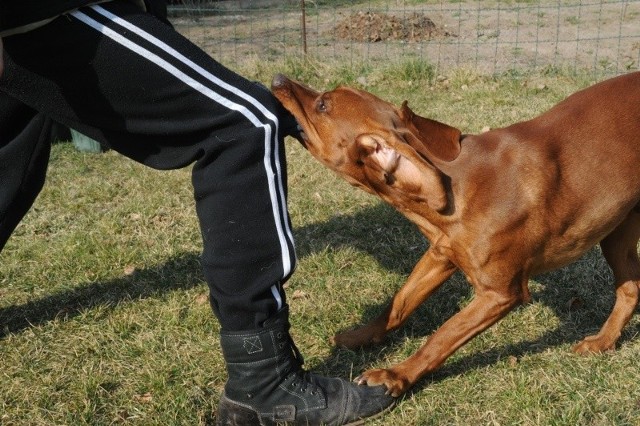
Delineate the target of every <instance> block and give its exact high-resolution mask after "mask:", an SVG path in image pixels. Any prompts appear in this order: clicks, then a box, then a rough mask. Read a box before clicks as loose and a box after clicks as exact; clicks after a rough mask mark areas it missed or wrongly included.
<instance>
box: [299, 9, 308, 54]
mask: <svg viewBox="0 0 640 426" xmlns="http://www.w3.org/2000/svg"><path fill="white" fill-rule="evenodd" d="M300 9H302V51H303V52H304V55H305V56H307V12H306V9H305V3H304V0H300Z"/></svg>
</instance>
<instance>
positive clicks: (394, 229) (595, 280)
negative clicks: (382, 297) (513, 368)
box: [297, 204, 635, 392]
mask: <svg viewBox="0 0 640 426" xmlns="http://www.w3.org/2000/svg"><path fill="white" fill-rule="evenodd" d="M297 234H298V245H299V256H300V257H303V256H305V255H308V254H312V253H313V252H315V251H318V250H323V249H325V248H326V247H327V246H330V247H332V248H340V247H353V248H355V249H357V250H359V251H363V252H367V253H368V254H369V255H371V256H372V257H373V258H375V259H376V260H377V261H378V262H379V263H380V264H381V265H382V266H383V267H384V268H385V269H387V270H390V271H395V272H398V273H401V274H404V275H408V274H409V273H410V272H411V270H412V269H413V266H414V265H415V263H416V262H417V261H418V260H419V259H420V257H421V256H422V254H423V253H424V251H426V249H427V248H428V242H427V241H426V240H425V239H424V238H423V237H422V236H421V235H420V234H419V232H418V231H417V229H416V228H415V227H414V226H413V225H412V224H411V223H409V222H408V221H407V220H406V219H405V218H404V217H402V216H401V215H400V214H399V213H397V212H395V211H394V210H393V209H392V208H390V207H388V206H386V205H384V204H380V205H376V206H373V207H370V208H367V209H363V210H361V211H359V212H357V213H356V214H354V215H350V216H336V217H335V218H333V219H332V220H330V221H329V222H326V223H319V224H313V225H309V226H306V227H304V228H302V229H299V230H297ZM381 239H384V243H383V244H381V243H380V241H381ZM532 279H533V280H534V281H536V282H537V283H538V285H537V286H534V288H535V290H533V291H532V297H533V302H534V303H542V304H543V305H544V306H547V307H549V308H550V309H551V310H552V311H553V312H554V314H555V315H556V317H557V318H558V319H559V325H558V327H556V328H555V329H553V330H550V331H548V332H546V333H544V334H543V335H541V336H540V337H538V338H536V339H533V340H523V341H521V342H518V343H514V344H508V345H504V346H501V347H496V348H494V349H490V350H487V351H482V352H478V353H474V354H471V355H468V356H464V357H462V358H460V357H456V358H455V359H453V360H450V361H449V362H445V364H444V365H443V366H442V367H441V368H440V369H439V370H437V371H436V372H434V373H432V374H430V375H428V376H427V377H425V378H424V379H423V380H421V381H420V383H419V384H418V385H416V386H415V387H414V388H413V390H412V391H413V392H416V391H419V390H420V389H422V388H424V387H426V386H428V384H429V383H430V382H432V381H438V380H441V379H443V378H445V377H449V376H455V375H459V374H464V373H465V372H468V371H469V370H474V369H481V368H483V367H486V366H490V365H493V364H495V363H497V362H499V361H500V360H501V359H505V358H509V357H515V358H520V357H523V356H526V355H531V354H536V353H541V352H543V351H545V350H547V349H548V348H549V347H554V346H560V345H565V344H573V343H577V342H579V341H580V340H582V339H583V338H584V337H586V336H587V335H591V334H595V333H597V332H598V330H599V329H600V327H601V326H602V325H603V324H604V322H605V321H606V319H607V317H608V316H609V314H610V313H611V310H612V309H613V304H614V301H615V295H614V291H613V285H612V283H613V276H612V274H611V272H610V270H609V267H608V265H607V264H606V262H605V260H604V258H603V257H602V255H601V253H600V250H599V249H598V248H593V249H591V250H590V251H589V252H587V253H586V254H585V255H584V256H583V257H582V258H581V259H579V260H578V261H576V262H574V263H572V264H570V265H568V266H566V267H564V268H561V269H558V270H556V271H553V272H550V273H547V274H544V275H541V276H537V277H532ZM538 288H539V289H538ZM471 296H472V289H471V286H470V285H469V284H468V283H467V282H466V280H465V278H464V277H463V274H461V273H456V274H455V275H454V276H453V277H452V278H451V279H450V280H449V281H448V282H446V283H444V284H443V285H442V287H441V288H440V289H438V290H437V291H436V292H435V293H434V294H433V295H432V296H431V297H430V298H429V299H428V300H427V301H426V302H425V303H424V304H423V305H422V306H420V307H419V308H418V309H417V310H416V312H414V314H413V315H412V316H411V317H410V318H409V320H408V321H407V323H406V324H405V325H404V326H403V327H402V328H401V329H399V330H397V331H395V332H394V333H391V334H390V335H389V336H388V337H387V339H386V340H385V342H384V343H383V344H382V345H379V346H376V347H373V348H364V349H361V350H359V351H355V352H352V351H348V350H344V349H334V351H333V354H332V356H331V357H330V358H328V359H326V360H324V362H323V363H321V364H320V365H317V366H316V368H317V369H318V370H319V371H322V372H324V373H325V374H337V375H344V371H345V370H346V371H349V370H350V369H352V368H353V369H354V372H355V373H356V374H358V373H359V371H362V370H364V369H367V368H372V367H373V366H375V367H384V365H382V366H381V365H380V359H383V358H384V357H385V356H386V355H387V354H391V353H393V352H395V351H397V350H398V348H399V347H400V346H401V345H403V344H404V341H405V337H406V336H407V335H408V336H410V337H411V338H421V337H422V338H424V337H426V336H428V335H430V334H431V333H432V332H433V331H435V330H436V329H437V328H438V327H440V326H441V325H442V324H443V323H444V322H445V321H446V320H447V319H449V318H450V317H451V316H453V315H454V314H456V313H457V312H458V311H459V310H460V305H461V303H464V302H465V301H467V300H468V299H469V298H470V297H471ZM388 303H389V300H387V301H385V302H383V303H380V302H379V301H375V302H373V303H371V304H369V305H368V306H366V307H365V309H364V312H363V314H362V318H361V321H360V322H359V323H358V324H354V326H358V325H362V324H365V323H366V322H368V321H370V320H372V319H373V318H375V317H377V316H378V315H379V314H380V313H381V312H382V311H383V310H384V308H385V307H386V305H387V304H388ZM516 309H526V307H519V308H516ZM634 335H635V331H634V330H628V329H625V330H623V335H622V337H621V338H620V340H619V344H622V343H624V342H625V341H627V340H629V339H631V338H632V337H633V336H634Z"/></svg>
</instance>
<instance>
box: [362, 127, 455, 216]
mask: <svg viewBox="0 0 640 426" xmlns="http://www.w3.org/2000/svg"><path fill="white" fill-rule="evenodd" d="M355 142H356V143H355V145H356V146H357V148H356V149H357V152H358V153H359V157H358V161H359V163H360V164H361V166H362V167H363V168H364V175H365V176H366V178H367V180H368V181H369V182H370V184H371V187H372V188H374V189H375V188H378V189H377V191H379V192H381V193H383V194H388V193H389V192H388V190H386V188H387V187H388V188H391V189H392V190H394V191H397V193H398V195H400V196H406V197H408V198H410V199H412V200H414V201H418V202H426V203H427V205H428V206H429V207H430V208H431V209H433V210H435V211H442V210H444V209H445V208H446V207H447V195H446V192H445V188H444V185H443V184H442V177H441V175H440V171H439V170H438V169H436V168H435V167H434V166H433V165H431V164H430V163H429V162H427V161H425V160H424V159H423V158H422V157H421V156H420V155H418V154H417V153H416V152H415V151H414V150H413V149H412V148H411V147H409V146H407V145H406V144H404V143H400V142H396V143H394V142H393V141H387V140H385V139H384V138H383V137H382V136H380V135H377V134H362V135H359V136H358V137H357V138H356V141H355Z"/></svg>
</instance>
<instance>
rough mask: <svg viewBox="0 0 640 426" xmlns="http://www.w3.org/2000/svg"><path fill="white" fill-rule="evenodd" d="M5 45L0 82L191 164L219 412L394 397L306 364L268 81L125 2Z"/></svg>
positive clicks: (304, 413)
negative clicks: (216, 343) (213, 318)
mask: <svg viewBox="0 0 640 426" xmlns="http://www.w3.org/2000/svg"><path fill="white" fill-rule="evenodd" d="M5 48H6V52H7V61H6V70H5V75H4V76H3V77H2V78H1V79H0V90H5V91H7V92H9V93H10V94H12V95H14V96H16V97H18V98H19V99H20V100H21V101H23V102H24V103H26V104H28V105H30V106H32V107H33V108H35V109H37V110H39V111H42V112H43V113H45V114H46V115H48V116H50V117H52V118H53V119H55V120H56V121H58V122H60V123H63V124H65V125H67V126H69V127H71V128H75V129H77V130H79V131H81V132H82V133H84V134H86V135H88V136H89V137H92V138H93V139H96V140H98V141H99V142H101V143H103V144H104V145H106V146H108V147H110V148H112V149H114V150H117V151H118V152H120V153H122V154H124V155H126V156H128V157H130V158H132V159H134V160H136V161H139V162H141V163H144V164H147V165H149V166H151V167H156V168H160V169H170V168H177V167H183V166H186V165H188V164H191V163H194V167H193V186H194V195H195V199H196V210H197V213H198V217H199V220H200V226H201V230H202V236H203V242H204V247H203V256H202V260H203V262H202V263H203V268H204V271H205V277H206V279H207V282H208V284H209V286H210V289H211V296H212V298H211V299H212V306H213V308H214V311H215V313H216V314H217V316H218V318H219V320H220V323H221V326H222V331H221V339H220V341H221V345H222V347H223V352H224V355H225V360H226V361H227V369H228V372H229V381H228V383H227V385H226V387H225V395H224V396H223V398H222V400H221V409H220V413H219V418H220V420H221V421H223V422H228V423H229V424H233V423H234V422H240V423H241V424H244V422H245V421H258V420H257V419H258V418H260V419H262V420H260V421H276V420H282V421H296V422H302V423H305V424H306V423H307V422H310V423H311V424H319V423H324V424H342V423H345V422H348V421H351V420H354V419H357V418H361V417H367V416H370V415H372V414H375V413H377V412H379V411H380V410H382V409H384V408H385V407H386V406H388V405H389V404H391V403H392V401H393V400H392V399H391V398H390V397H388V396H385V395H384V391H385V390H384V389H383V388H367V387H361V386H356V385H354V384H352V383H348V382H346V381H344V380H341V379H324V378H319V377H316V376H312V375H308V374H305V373H304V372H303V370H302V369H301V363H302V361H301V358H300V357H299V356H298V355H297V350H295V346H294V345H293V343H292V341H291V338H290V337H289V333H288V329H289V324H288V310H287V309H286V299H285V294H284V291H283V290H282V284H283V283H284V281H285V280H286V279H287V278H288V277H289V275H290V274H291V272H292V270H293V268H294V264H295V255H294V247H293V241H292V236H291V230H290V224H289V219H288V215H287V210H286V192H285V188H286V186H285V178H286V176H285V164H284V152H283V146H282V139H283V131H282V127H283V125H282V123H281V122H280V121H281V119H282V118H283V117H288V116H287V115H285V113H284V111H283V110H282V109H281V106H280V105H279V104H278V102H277V101H276V100H275V98H274V97H273V96H272V95H271V93H270V92H269V91H268V90H265V89H264V88H263V87H261V86H259V85H257V84H255V83H253V82H250V81H247V80H246V79H244V78H242V77H240V76H238V75H237V74H235V73H233V72H231V71H229V70H227V69H226V68H224V67H223V66H221V65H220V64H218V63H216V62H215V61H214V60H212V59H211V58H210V57H208V56H207V55H206V54H205V53H204V52H202V51H201V50H200V49H198V48H197V47H195V46H194V45H193V44H191V43H190V42H189V41H187V40H186V39H184V38H183V37H181V36H180V35H179V34H178V33H176V32H175V31H173V30H172V29H171V28H170V27H168V26H166V25H164V24H162V23H161V22H159V21H158V20H156V19H154V18H153V17H151V16H150V15H147V14H144V13H140V12H139V11H137V10H136V9H135V8H133V7H132V6H130V5H129V3H127V2H124V1H122V2H121V1H114V2H111V3H105V4H104V5H102V6H93V7H88V8H82V9H80V10H79V11H77V12H74V13H72V14H70V15H68V16H64V17H61V18H60V19H57V20H55V21H53V22H52V23H50V24H48V25H47V26H45V27H42V28H40V29H38V30H35V31H33V32H30V33H27V34H23V35H19V36H12V37H8V38H7V39H6V40H5ZM246 378H249V380H245V379H246ZM258 378H260V380H258ZM264 380H266V381H267V382H269V383H270V385H269V386H263V384H264V382H263V381H264ZM298 384H301V385H300V386H297V385H298ZM293 385H296V388H295V389H290V388H289V386H293ZM238 419H240V420H238ZM250 419H253V420H250ZM269 419H271V420H269Z"/></svg>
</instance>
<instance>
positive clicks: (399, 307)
mask: <svg viewBox="0 0 640 426" xmlns="http://www.w3.org/2000/svg"><path fill="white" fill-rule="evenodd" d="M456 269H457V268H456V266H455V265H454V264H453V263H451V261H450V260H449V259H448V258H447V257H446V256H444V255H442V254H441V253H439V252H438V251H437V249H436V248H434V247H432V248H430V249H429V250H427V252H426V253H425V254H424V256H422V258H421V259H420V261H418V263H417V264H416V266H415V267H414V268H413V271H412V272H411V275H409V278H408V279H407V282H406V283H405V284H404V285H403V286H402V288H401V289H400V291H398V293H396V294H395V296H394V297H393V299H392V301H391V303H390V304H389V306H388V307H387V309H386V310H385V312H384V313H382V315H380V316H379V317H378V318H376V319H375V320H373V321H371V322H370V323H368V324H366V325H363V326H361V327H358V328H356V329H354V330H349V331H345V332H342V333H339V334H337V335H336V336H334V338H333V339H332V341H333V343H334V344H336V345H338V346H343V347H346V348H350V349H354V348H358V347H361V346H367V345H371V344H376V343H380V342H381V341H382V340H383V339H384V337H385V336H386V335H387V333H389V332H390V331H392V330H395V329H397V328H398V327H400V326H401V325H402V324H404V322H405V321H406V320H407V318H408V317H409V315H411V313H412V312H413V311H414V310H415V309H416V308H417V307H418V306H420V304H421V303H422V302H424V301H425V300H426V299H427V298H428V297H429V296H430V295H431V293H433V291H434V290H435V289H437V288H438V287H439V286H440V285H441V284H442V283H443V282H445V281H446V280H447V279H448V278H449V277H451V275H452V274H453V273H454V272H455V271H456Z"/></svg>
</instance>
